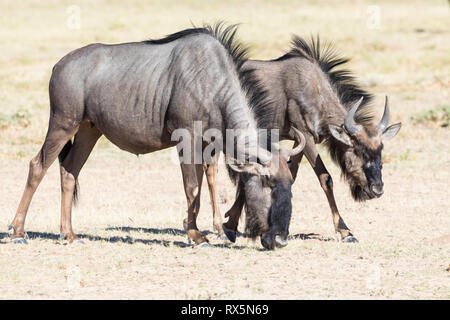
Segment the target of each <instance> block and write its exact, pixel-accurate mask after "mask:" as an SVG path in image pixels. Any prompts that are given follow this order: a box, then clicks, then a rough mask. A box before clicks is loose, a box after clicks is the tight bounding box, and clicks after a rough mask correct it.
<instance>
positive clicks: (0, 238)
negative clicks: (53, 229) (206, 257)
mask: <svg viewBox="0 0 450 320" xmlns="http://www.w3.org/2000/svg"><path fill="white" fill-rule="evenodd" d="M105 230H107V231H123V232H132V231H136V232H145V233H151V234H168V235H179V236H186V232H185V231H183V230H179V229H172V228H164V229H154V228H134V227H110V228H106V229H105ZM25 233H26V236H25V237H26V238H27V239H29V240H33V239H46V240H53V241H61V243H62V242H63V241H64V240H61V239H60V235H59V234H57V233H50V232H35V231H27V232H25ZM203 234H205V235H212V236H214V234H213V233H212V232H210V231H205V232H203ZM77 236H78V238H80V240H83V239H85V240H89V241H105V242H110V243H126V244H134V243H143V244H148V245H150V244H156V245H161V246H164V247H170V246H175V247H179V248H188V247H191V248H192V247H193V246H192V245H191V244H188V243H186V242H183V241H169V240H157V239H139V238H133V237H130V236H125V237H123V236H111V237H100V236H94V235H90V234H77ZM10 237H11V235H10V234H9V233H4V232H0V243H1V244H6V243H9V242H10ZM210 247H215V248H227V249H234V250H241V249H244V248H245V247H243V246H236V245H232V244H230V243H221V244H210Z"/></svg>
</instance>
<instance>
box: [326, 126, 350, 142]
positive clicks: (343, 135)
mask: <svg viewBox="0 0 450 320" xmlns="http://www.w3.org/2000/svg"><path fill="white" fill-rule="evenodd" d="M328 129H330V133H331V135H332V136H333V137H334V138H335V139H336V140H339V141H340V142H342V143H344V144H346V145H348V146H349V147H353V143H352V140H351V139H350V136H349V135H348V134H347V132H345V129H344V128H342V127H340V126H336V125H334V124H329V125H328Z"/></svg>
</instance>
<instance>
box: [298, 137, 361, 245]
mask: <svg viewBox="0 0 450 320" xmlns="http://www.w3.org/2000/svg"><path fill="white" fill-rule="evenodd" d="M303 152H304V154H305V156H306V158H307V159H308V161H309V163H310V164H311V166H312V167H313V169H314V172H315V173H316V176H317V178H318V179H319V182H320V186H321V187H322V189H323V191H324V192H325V195H326V196H327V199H328V203H329V205H330V209H331V214H332V216H333V224H334V229H335V230H336V232H339V233H340V235H341V238H342V239H343V240H344V241H346V242H354V241H356V238H355V237H353V235H352V233H351V232H350V230H349V229H348V227H347V225H346V224H345V222H344V220H343V219H342V217H341V215H340V214H339V211H338V208H337V205H336V200H335V199H334V194H333V180H332V178H331V175H330V174H329V173H328V171H327V169H326V168H325V164H324V163H323V162H322V159H321V158H320V155H319V153H318V152H317V149H316V146H315V144H314V142H313V140H312V139H307V143H306V146H305V149H304V150H303Z"/></svg>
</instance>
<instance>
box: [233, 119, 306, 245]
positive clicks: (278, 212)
mask: <svg viewBox="0 0 450 320" xmlns="http://www.w3.org/2000/svg"><path fill="white" fill-rule="evenodd" d="M292 130H293V131H294V134H295V137H296V140H297V141H298V142H299V145H298V146H297V147H296V148H294V149H293V150H280V151H279V152H276V153H274V154H273V155H272V157H271V161H270V162H269V163H268V164H266V165H265V166H264V165H261V164H258V163H249V164H246V165H244V166H241V167H239V168H236V167H233V169H234V170H237V171H239V172H241V175H240V182H239V183H240V184H241V185H240V187H242V188H243V189H244V191H245V211H246V232H247V233H248V234H249V236H250V237H252V238H256V237H258V236H261V244H262V245H263V246H264V248H266V249H274V248H275V247H284V246H286V245H287V237H288V235H289V223H290V220H291V213H292V202H291V199H292V193H291V186H292V183H293V182H294V180H293V178H292V175H291V171H290V170H289V167H288V164H287V160H288V159H289V157H291V156H293V155H296V154H298V153H299V152H301V151H302V150H303V148H304V146H305V142H306V140H305V137H304V136H303V134H302V133H301V132H300V131H299V130H297V129H295V128H292Z"/></svg>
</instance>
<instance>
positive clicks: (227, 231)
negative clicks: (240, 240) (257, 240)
mask: <svg viewBox="0 0 450 320" xmlns="http://www.w3.org/2000/svg"><path fill="white" fill-rule="evenodd" d="M222 229H223V232H224V233H225V235H226V237H227V238H228V240H230V241H231V242H233V243H235V242H236V231H234V230H231V229H228V228H227V227H225V224H222Z"/></svg>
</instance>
